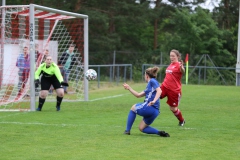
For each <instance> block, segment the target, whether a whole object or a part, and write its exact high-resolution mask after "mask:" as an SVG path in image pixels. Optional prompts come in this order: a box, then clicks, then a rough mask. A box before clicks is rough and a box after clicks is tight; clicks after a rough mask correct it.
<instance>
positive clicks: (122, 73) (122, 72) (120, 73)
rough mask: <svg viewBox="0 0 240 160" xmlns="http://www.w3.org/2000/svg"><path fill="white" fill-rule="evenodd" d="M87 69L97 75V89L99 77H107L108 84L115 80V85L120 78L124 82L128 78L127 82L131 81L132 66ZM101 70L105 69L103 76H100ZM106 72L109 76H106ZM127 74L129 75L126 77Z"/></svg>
mask: <svg viewBox="0 0 240 160" xmlns="http://www.w3.org/2000/svg"><path fill="white" fill-rule="evenodd" d="M89 68H92V69H95V70H96V72H97V74H98V78H97V84H98V88H100V79H101V77H102V78H106V77H109V82H110V83H112V82H113V81H114V79H115V81H116V83H117V85H118V83H119V82H120V79H121V78H122V79H123V81H124V82H125V81H126V80H127V78H129V80H132V64H109V65H89ZM102 68H105V74H101V69H102ZM127 69H128V70H127ZM107 72H108V73H109V75H108V74H106V73H107ZM115 72H116V73H115ZM127 74H129V76H127Z"/></svg>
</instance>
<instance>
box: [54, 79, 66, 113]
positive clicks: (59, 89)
mask: <svg viewBox="0 0 240 160" xmlns="http://www.w3.org/2000/svg"><path fill="white" fill-rule="evenodd" d="M52 85H53V87H54V88H55V90H56V93H57V97H56V100H57V103H56V110H57V111H60V108H61V103H62V100H63V96H64V90H63V88H62V85H61V84H60V82H59V81H58V79H57V78H56V77H55V76H54V77H53V81H52Z"/></svg>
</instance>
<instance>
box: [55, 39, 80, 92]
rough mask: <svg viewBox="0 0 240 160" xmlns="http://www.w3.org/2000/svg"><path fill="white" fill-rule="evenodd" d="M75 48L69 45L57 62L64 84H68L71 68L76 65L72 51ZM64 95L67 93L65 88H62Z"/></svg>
mask: <svg viewBox="0 0 240 160" xmlns="http://www.w3.org/2000/svg"><path fill="white" fill-rule="evenodd" d="M74 48H75V46H74V45H73V44H71V45H70V46H69V48H68V50H67V51H66V52H64V53H63V54H62V55H61V57H60V58H59V60H58V66H59V68H60V71H61V73H62V76H63V80H64V82H66V83H68V78H69V74H70V71H71V69H72V67H73V66H74V65H75V63H76V57H75V53H74V52H73V51H74ZM63 89H64V93H68V91H67V89H68V88H67V87H66V86H64V87H63Z"/></svg>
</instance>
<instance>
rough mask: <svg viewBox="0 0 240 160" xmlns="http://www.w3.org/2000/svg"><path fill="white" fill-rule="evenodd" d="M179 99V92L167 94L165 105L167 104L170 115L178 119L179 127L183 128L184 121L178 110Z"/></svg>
mask: <svg viewBox="0 0 240 160" xmlns="http://www.w3.org/2000/svg"><path fill="white" fill-rule="evenodd" d="M180 99H181V92H169V95H168V101H167V103H168V105H169V107H170V110H171V111H172V113H173V114H174V115H175V117H176V118H177V119H178V121H179V126H183V125H184V124H185V120H184V118H183V116H182V112H181V111H180V109H179V108H178V105H179V103H180Z"/></svg>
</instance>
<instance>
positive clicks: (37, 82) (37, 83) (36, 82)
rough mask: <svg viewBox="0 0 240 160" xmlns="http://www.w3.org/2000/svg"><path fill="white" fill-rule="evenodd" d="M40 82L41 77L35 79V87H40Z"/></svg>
mask: <svg viewBox="0 0 240 160" xmlns="http://www.w3.org/2000/svg"><path fill="white" fill-rule="evenodd" d="M39 83H40V81H39V79H36V80H35V88H38V86H39Z"/></svg>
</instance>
